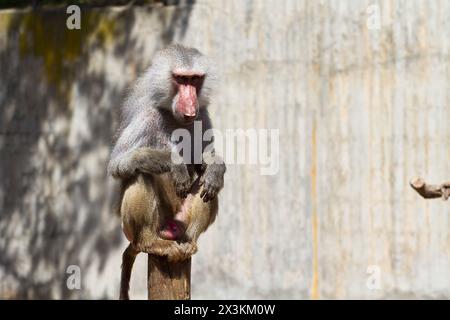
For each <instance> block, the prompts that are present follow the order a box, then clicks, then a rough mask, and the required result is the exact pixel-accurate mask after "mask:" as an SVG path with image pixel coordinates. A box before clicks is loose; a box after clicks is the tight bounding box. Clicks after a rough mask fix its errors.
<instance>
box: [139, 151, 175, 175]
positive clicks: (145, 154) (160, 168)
mask: <svg viewBox="0 0 450 320" xmlns="http://www.w3.org/2000/svg"><path fill="white" fill-rule="evenodd" d="M133 162H134V166H135V168H136V170H137V171H140V172H143V173H148V174H162V173H165V172H169V171H170V170H171V158H170V151H165V150H157V149H151V148H146V147H144V148H139V149H137V150H136V151H135V153H134V155H133Z"/></svg>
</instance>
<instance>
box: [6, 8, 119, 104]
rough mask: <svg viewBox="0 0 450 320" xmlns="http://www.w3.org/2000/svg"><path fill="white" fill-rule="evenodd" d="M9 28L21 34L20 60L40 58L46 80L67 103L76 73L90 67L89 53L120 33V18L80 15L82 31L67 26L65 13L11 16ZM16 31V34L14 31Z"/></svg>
mask: <svg viewBox="0 0 450 320" xmlns="http://www.w3.org/2000/svg"><path fill="white" fill-rule="evenodd" d="M10 15H14V17H13V18H12V19H11V20H10V22H9V23H8V26H7V28H9V29H10V30H11V31H12V32H18V45H19V53H20V57H21V59H26V58H30V57H31V58H36V59H41V60H42V63H43V71H44V76H45V80H46V81H47V83H48V84H49V85H50V86H54V88H56V90H57V93H58V94H59V96H60V97H61V98H64V100H65V101H68V99H69V97H70V91H71V87H72V83H73V81H74V79H75V76H76V73H78V72H83V70H86V69H87V66H88V53H89V52H90V51H91V50H92V49H93V48H94V47H95V49H96V50H97V49H100V50H102V49H106V47H107V46H108V45H109V44H111V43H113V41H114V38H115V34H116V33H117V31H118V28H117V23H116V21H117V17H116V16H114V15H112V14H109V13H108V12H106V13H104V12H101V11H99V10H91V11H83V12H82V13H81V29H74V30H70V29H68V28H67V26H66V19H67V18H68V17H69V15H68V14H66V13H65V12H64V11H61V10H57V11H27V12H21V13H10ZM14 30H17V31H14Z"/></svg>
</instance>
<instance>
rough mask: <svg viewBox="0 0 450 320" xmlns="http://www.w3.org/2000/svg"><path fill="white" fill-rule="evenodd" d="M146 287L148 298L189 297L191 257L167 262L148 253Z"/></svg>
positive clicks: (165, 259)
mask: <svg viewBox="0 0 450 320" xmlns="http://www.w3.org/2000/svg"><path fill="white" fill-rule="evenodd" d="M147 288H148V300H189V299H191V259H188V260H185V261H182V262H169V261H167V258H166V257H161V256H157V255H152V254H149V255H148V282H147Z"/></svg>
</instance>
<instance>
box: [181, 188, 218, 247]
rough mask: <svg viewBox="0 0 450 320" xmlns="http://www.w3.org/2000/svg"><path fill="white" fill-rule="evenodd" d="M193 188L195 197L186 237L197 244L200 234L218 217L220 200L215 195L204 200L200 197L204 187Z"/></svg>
mask: <svg viewBox="0 0 450 320" xmlns="http://www.w3.org/2000/svg"><path fill="white" fill-rule="evenodd" d="M193 190H194V198H193V200H192V204H191V207H190V208H189V216H190V219H189V220H190V223H189V226H188V228H187V230H186V239H187V241H189V242H192V244H194V245H195V244H196V242H197V239H198V237H199V236H200V234H202V233H203V232H205V231H206V229H208V227H209V226H210V225H211V224H212V223H213V222H214V220H215V219H216V215H217V212H218V210H219V200H218V198H217V197H215V198H213V199H211V200H209V201H208V202H204V201H203V199H202V198H201V197H200V194H201V192H202V190H203V187H197V188H194V189H193Z"/></svg>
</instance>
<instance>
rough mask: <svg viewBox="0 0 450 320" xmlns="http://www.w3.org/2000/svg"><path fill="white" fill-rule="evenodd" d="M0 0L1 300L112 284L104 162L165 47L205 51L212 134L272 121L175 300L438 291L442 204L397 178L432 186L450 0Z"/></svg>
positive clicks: (115, 278)
mask: <svg viewBox="0 0 450 320" xmlns="http://www.w3.org/2000/svg"><path fill="white" fill-rule="evenodd" d="M65 2H70V3H71V4H72V3H75V4H77V3H78V4H80V6H81V29H80V30H69V29H67V27H66V20H67V18H68V17H69V15H68V14H67V13H66V7H67V4H65ZM48 4H50V5H48ZM113 4H118V6H113ZM17 6H20V8H17ZM0 7H2V8H4V9H1V10H0V298H3V299H11V298H25V299H28V298H29V299H58V298H67V299H74V298H84V299H92V298H95V299H98V298H106V299H116V298H117V297H118V291H119V276H120V264H121V254H122V251H123V249H124V248H125V247H126V245H127V242H126V240H125V237H124V236H123V235H122V231H121V228H120V219H119V217H118V216H117V214H116V209H115V205H116V202H117V197H118V189H117V186H116V183H115V181H114V180H113V179H112V178H110V177H108V176H107V173H106V164H107V161H108V158H109V152H110V148H111V143H112V136H113V134H114V132H115V131H116V129H117V127H118V120H119V113H118V110H119V107H120V105H121V102H122V100H123V97H124V95H125V93H126V89H127V88H128V87H129V86H130V85H131V84H132V83H133V81H134V80H135V79H136V77H137V76H138V75H139V74H140V73H141V72H142V71H143V70H144V69H145V67H146V66H147V65H148V64H149V63H150V61H151V57H152V54H153V53H154V52H155V51H156V50H157V49H159V48H162V47H164V46H166V45H167V44H170V43H172V42H179V43H182V44H186V45H189V46H194V47H197V48H198V49H199V50H201V51H202V52H203V53H205V54H207V55H210V56H212V57H213V58H215V61H216V63H217V66H218V68H219V69H220V70H221V81H220V85H219V87H218V91H217V94H216V95H215V97H214V98H213V103H212V105H211V107H210V110H211V116H212V118H213V122H214V124H215V126H216V127H217V128H220V129H228V128H242V129H247V128H269V129H279V133H280V146H279V163H280V168H279V172H278V173H277V174H275V175H272V176H263V175H261V174H260V168H259V167H258V165H229V166H228V171H227V175H226V181H225V189H224V190H223V191H222V193H221V197H220V212H219V217H218V219H217V220H216V222H215V224H214V225H213V226H212V227H211V228H210V229H209V230H208V231H207V232H206V233H205V234H204V235H203V236H202V237H201V239H200V242H199V252H198V253H197V254H196V255H195V256H194V258H193V263H192V268H193V269H192V298H194V299H202V298H208V299H215V298H218V299H232V298H233V299H244V298H263V299H266V298H270V299H345V298H363V299H371V298H427V299H428V298H450V224H449V217H450V202H448V201H447V202H444V201H440V200H432V201H426V200H424V199H422V198H420V197H419V196H418V195H417V194H416V193H415V192H414V191H413V190H412V189H411V188H410V187H409V185H408V181H409V180H410V179H411V178H413V177H414V176H416V175H421V176H423V177H425V178H426V179H427V181H430V182H433V183H440V182H443V181H445V180H447V181H448V180H450V125H449V121H450V81H449V80H450V19H449V17H450V2H449V1H447V0H436V1H426V0H422V1H419V0H414V1H412V0H403V1H337V0H336V1H297V0H291V1H275V0H272V1H257V0H254V1H251V0H210V1H208V0H197V1H175V0H174V1H134V2H130V1H88V0H86V1H0ZM146 262H147V261H146V257H145V255H144V254H141V255H140V256H138V259H137V263H136V268H135V269H134V271H133V278H132V283H131V297H132V298H140V299H145V298H146V297H147V292H146V276H147V269H146ZM71 265H76V266H79V267H80V270H81V288H80V289H79V290H77V289H75V290H70V289H69V288H68V287H67V279H68V277H69V275H70V274H68V273H67V268H68V267H69V266H71Z"/></svg>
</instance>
